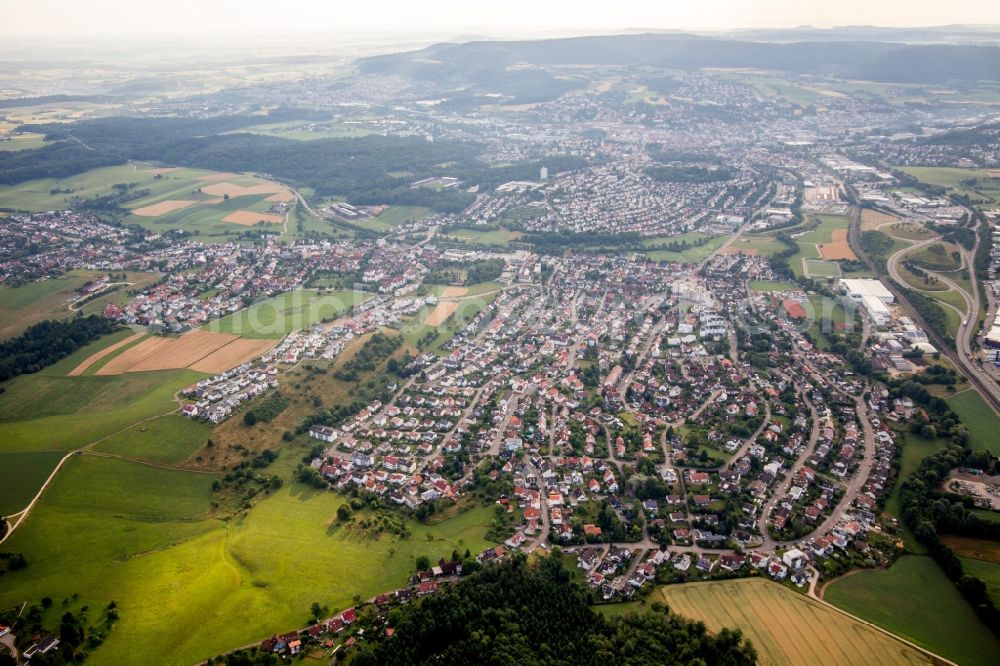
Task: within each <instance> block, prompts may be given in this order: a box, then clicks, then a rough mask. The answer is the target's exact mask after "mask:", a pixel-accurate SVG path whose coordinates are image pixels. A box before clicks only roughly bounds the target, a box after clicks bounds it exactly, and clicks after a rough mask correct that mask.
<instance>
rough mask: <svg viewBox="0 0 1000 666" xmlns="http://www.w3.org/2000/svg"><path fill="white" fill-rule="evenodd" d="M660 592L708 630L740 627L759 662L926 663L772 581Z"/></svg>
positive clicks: (700, 585) (895, 643) (905, 648)
mask: <svg viewBox="0 0 1000 666" xmlns="http://www.w3.org/2000/svg"><path fill="white" fill-rule="evenodd" d="M659 594H660V595H661V596H662V600H663V601H664V602H665V603H666V604H667V606H669V607H670V609H671V610H672V611H674V612H676V613H678V614H680V615H684V616H686V617H690V618H693V619H695V620H701V621H702V622H704V623H705V624H706V625H708V628H709V630H711V631H716V632H717V631H720V630H721V629H722V628H724V627H735V628H737V629H740V630H741V631H742V632H743V633H744V635H746V636H747V638H749V639H750V641H751V642H752V643H753V646H754V648H756V650H757V656H758V659H759V660H760V663H761V664H772V665H775V666H777V665H781V664H789V665H791V664H809V663H814V664H833V663H838V664H901V665H902V664H921V663H930V660H929V659H927V658H926V657H924V656H923V655H922V653H920V652H918V651H917V650H914V649H913V648H911V647H909V646H907V645H905V644H903V643H901V642H899V641H896V640H894V639H893V638H890V637H889V636H886V635H885V634H883V633H881V632H879V631H877V630H875V629H872V628H870V627H866V626H863V625H860V624H858V623H857V622H855V621H854V620H852V619H851V618H849V617H847V616H845V615H842V614H840V613H838V612H837V611H835V610H833V609H831V608H828V607H826V606H824V605H823V604H821V603H819V602H817V601H815V600H813V599H809V598H808V597H806V596H804V595H801V594H796V593H795V592H793V591H791V590H790V589H788V588H787V587H784V586H782V585H778V584H776V583H773V582H771V581H767V580H761V579H759V578H758V579H753V578H745V579H741V580H732V581H725V582H707V583H687V584H683V585H668V586H666V587H662V588H660V590H659ZM654 598H655V595H654Z"/></svg>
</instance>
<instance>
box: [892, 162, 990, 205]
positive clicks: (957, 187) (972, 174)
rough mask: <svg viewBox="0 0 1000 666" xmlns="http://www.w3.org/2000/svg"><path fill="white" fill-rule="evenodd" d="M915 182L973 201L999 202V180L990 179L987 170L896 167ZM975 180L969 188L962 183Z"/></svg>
mask: <svg viewBox="0 0 1000 666" xmlns="http://www.w3.org/2000/svg"><path fill="white" fill-rule="evenodd" d="M897 168H898V169H899V170H900V171H903V172H905V173H908V174H909V175H911V176H913V177H914V178H916V179H917V180H921V181H923V182H925V183H930V184H931V185H938V186H940V187H946V188H948V189H950V190H952V191H953V192H954V193H955V194H963V195H966V196H968V197H971V198H973V199H982V198H985V199H992V200H993V201H995V202H1000V178H996V177H991V176H990V175H989V174H987V173H986V172H987V169H962V168H957V167H897ZM971 179H976V181H977V182H976V185H975V187H973V188H969V187H967V186H965V185H963V184H962V181H963V180H965V181H967V180H971Z"/></svg>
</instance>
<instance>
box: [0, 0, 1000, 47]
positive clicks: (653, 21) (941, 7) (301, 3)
mask: <svg viewBox="0 0 1000 666" xmlns="http://www.w3.org/2000/svg"><path fill="white" fill-rule="evenodd" d="M0 10H2V13H0V16H3V21H0V34H4V35H20V36H34V35H39V34H50V35H59V36H66V37H70V36H72V37H81V38H86V37H96V36H112V35H113V36H123V37H124V36H130V37H139V38H141V37H144V36H160V35H175V34H194V33H207V32H222V33H226V34H240V33H246V34H250V33H254V34H259V33H267V32H275V33H283V34H288V33H312V34H315V33H336V32H355V31H365V32H368V31H386V32H393V33H398V32H405V31H425V32H426V31H433V32H435V33H442V32H445V33H447V32H453V33H454V34H456V35H462V34H472V33H480V34H499V33H504V32H507V33H509V32H522V33H531V32H538V31H544V30H564V31H574V32H582V31H587V30H604V31H613V30H622V29H626V28H653V29H703V30H716V29H730V28H740V27H792V26H797V25H803V24H809V25H814V26H819V27H830V26H834V25H859V24H868V25H892V26H919V25H925V26H926V25H944V24H954V23H1000V1H998V0H950V1H949V2H921V1H919V0H917V1H914V0H834V1H832V2H831V1H830V0H823V1H820V0H742V1H741V0H488V1H479V0H0Z"/></svg>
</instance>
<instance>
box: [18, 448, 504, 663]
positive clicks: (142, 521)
mask: <svg viewBox="0 0 1000 666" xmlns="http://www.w3.org/2000/svg"><path fill="white" fill-rule="evenodd" d="M289 455H294V456H295V458H297V457H298V455H297V454H292V453H289ZM279 462H281V461H280V459H279ZM293 463H294V461H291V463H290V464H293ZM276 466H277V463H276ZM215 478H216V477H215V476H214V475H213V474H201V473H195V472H188V471H176V470H166V469H160V468H156V467H151V466H148V465H142V464H138V463H132V462H128V461H121V460H114V459H107V458H98V457H93V456H80V457H75V458H73V459H72V460H71V461H69V462H68V463H67V466H66V468H65V469H64V472H63V473H61V474H60V475H59V477H57V479H56V480H55V481H54V482H53V485H52V487H51V489H50V491H49V492H47V493H46V495H45V496H44V497H43V499H42V501H41V502H40V504H39V506H38V508H37V509H36V511H37V515H36V514H33V515H32V516H31V517H30V518H29V519H28V521H27V522H26V523H24V525H23V526H22V527H21V528H20V529H18V531H17V532H15V533H14V535H13V536H12V537H11V539H10V540H9V542H8V543H7V544H5V546H9V547H10V548H11V549H13V550H15V551H16V552H22V553H24V554H25V556H26V557H27V559H28V562H29V566H28V567H27V568H26V569H25V570H23V571H20V572H16V573H13V574H8V578H9V580H7V581H5V585H4V587H2V588H0V607H9V606H12V605H14V604H15V603H20V602H22V601H24V600H25V599H30V600H37V599H41V598H42V597H43V596H51V597H53V598H54V599H61V598H64V597H69V596H71V595H73V594H79V595H80V601H81V603H89V604H90V605H91V606H92V607H103V606H104V605H106V604H107V603H108V602H109V601H110V600H111V599H114V600H115V601H116V602H117V603H118V606H119V611H120V613H121V620H120V621H119V623H118V624H117V626H116V627H115V629H114V631H112V633H111V635H110V636H109V638H108V640H107V641H106V642H105V643H104V644H103V645H102V646H101V647H100V648H98V649H97V650H96V651H95V652H94V653H93V655H92V657H91V659H90V662H91V663H94V664H97V665H100V664H120V663H154V662H155V663H170V664H190V663H195V662H198V661H201V660H203V659H205V658H206V657H208V656H210V655H213V654H216V653H218V652H221V651H223V650H227V649H230V648H231V647H232V646H233V645H242V644H246V643H251V642H255V641H259V640H261V639H262V638H265V637H267V636H270V635H272V634H273V633H275V632H276V631H279V632H280V631H288V630H291V629H295V628H298V627H300V626H302V625H304V624H305V622H306V620H307V619H308V617H309V606H310V604H311V603H312V602H314V601H318V602H320V603H321V604H324V605H328V606H329V607H330V609H331V611H335V610H338V609H342V608H346V607H348V606H350V605H352V604H353V603H354V602H353V597H354V596H355V595H360V596H361V597H362V598H369V597H371V596H373V595H375V594H378V593H380V592H383V591H387V590H391V589H394V588H396V587H398V586H400V585H402V584H403V583H404V582H405V581H406V578H407V575H408V573H409V572H410V571H412V570H413V567H414V562H415V559H416V558H417V557H418V556H420V555H427V556H428V557H431V558H432V559H435V560H436V559H437V558H438V557H441V556H443V555H448V554H450V553H451V552H452V550H454V549H458V550H460V551H464V550H465V549H466V548H468V549H470V550H471V551H472V552H478V551H480V550H482V549H484V548H486V547H487V546H488V545H490V544H489V543H488V542H487V541H486V540H485V539H484V538H483V535H484V534H485V531H486V527H487V525H488V524H489V522H490V520H491V519H492V516H493V511H494V510H493V507H489V506H482V507H476V508H472V509H470V510H468V511H466V512H465V513H461V514H459V515H457V516H455V517H453V518H450V519H448V520H445V521H443V522H441V523H438V524H436V525H430V526H428V525H423V524H419V523H417V522H415V521H412V520H405V521H402V522H403V523H404V525H403V526H404V527H405V528H406V529H408V530H409V531H410V533H411V536H410V537H409V538H405V539H404V538H401V537H398V536H395V535H392V534H391V533H390V532H388V531H386V532H383V533H381V534H379V533H378V532H376V531H374V530H364V529H362V528H361V527H359V526H358V523H360V522H361V521H362V520H364V519H366V518H374V517H375V516H373V515H369V514H368V513H367V512H364V511H362V512H358V513H356V515H355V521H354V522H353V523H351V524H348V525H342V524H339V523H338V522H337V521H336V510H337V507H339V506H340V504H341V503H343V502H344V501H345V500H344V499H343V498H342V497H341V496H338V495H336V494H334V493H331V492H328V491H319V490H315V489H312V488H307V487H304V486H301V485H299V484H296V483H290V482H289V483H286V485H285V486H284V487H283V488H282V489H280V490H278V491H276V492H274V493H273V494H272V495H270V496H269V497H267V498H265V499H262V500H261V501H260V502H258V503H257V504H256V505H255V506H254V508H253V509H251V510H250V511H249V513H247V514H246V515H245V516H243V517H241V518H238V519H237V520H235V521H232V522H231V523H230V524H229V525H227V524H226V523H224V522H222V521H220V520H217V519H214V518H212V517H211V509H212V507H211V501H212V492H211V485H212V482H213V481H214V480H215ZM8 582H9V583H10V584H9V585H8V584H6V583H8ZM14 590H16V592H14ZM58 612H62V611H61V610H56V609H55V608H54V609H53V610H52V611H51V613H52V614H53V615H52V616H51V617H49V618H47V619H48V620H51V621H55V620H56V619H57V617H56V615H54V614H55V613H58Z"/></svg>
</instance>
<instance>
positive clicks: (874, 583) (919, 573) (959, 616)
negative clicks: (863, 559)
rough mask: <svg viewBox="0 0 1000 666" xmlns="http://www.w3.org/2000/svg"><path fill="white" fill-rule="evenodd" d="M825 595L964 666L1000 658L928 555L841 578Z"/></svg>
mask: <svg viewBox="0 0 1000 666" xmlns="http://www.w3.org/2000/svg"><path fill="white" fill-rule="evenodd" d="M823 597H824V599H826V601H828V602H830V603H832V604H834V605H835V606H838V607H839V608H843V609H844V610H846V611H847V612H849V613H852V614H854V615H857V616H858V617H860V618H863V619H865V620H868V621H869V622H873V623H875V624H877V625H879V626H880V627H883V628H885V629H888V630H889V631H892V632H893V633H896V634H899V635H900V636H902V637H903V638H906V639H908V640H911V641H913V642H914V643H916V644H918V645H921V646H923V647H925V648H927V649H928V650H931V651H933V652H936V653H937V654H940V655H941V656H942V657H946V658H948V659H951V660H952V661H955V662H957V663H959V664H962V665H963V666H965V665H969V666H975V665H979V664H982V665H983V666H986V665H988V664H995V663H996V655H997V654H1000V641H998V640H997V639H996V637H994V636H993V634H992V633H990V631H989V629H987V628H986V626H985V625H983V624H982V623H981V622H980V621H979V618H977V617H976V615H975V613H974V612H973V610H972V608H970V607H969V604H968V603H966V601H965V600H964V599H963V598H962V596H961V595H960V594H959V592H958V590H956V589H955V586H954V585H952V584H951V582H950V581H949V580H948V579H947V578H946V577H945V575H944V573H942V572H941V570H940V569H939V568H938V566H937V565H936V564H935V563H934V561H933V560H932V559H931V558H930V557H928V556H923V555H906V556H903V557H901V558H900V559H899V560H898V561H897V562H896V563H895V564H893V565H892V566H891V567H890V568H889V569H887V570H883V571H862V572H860V573H856V574H853V575H850V576H847V577H845V578H841V579H840V580H837V581H835V582H833V583H832V584H831V585H830V586H829V587H827V588H826V591H825V593H824V595H823Z"/></svg>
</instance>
